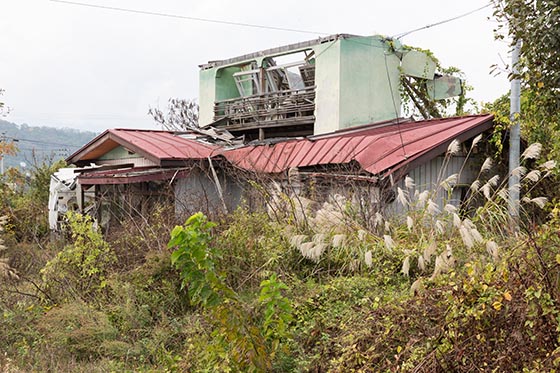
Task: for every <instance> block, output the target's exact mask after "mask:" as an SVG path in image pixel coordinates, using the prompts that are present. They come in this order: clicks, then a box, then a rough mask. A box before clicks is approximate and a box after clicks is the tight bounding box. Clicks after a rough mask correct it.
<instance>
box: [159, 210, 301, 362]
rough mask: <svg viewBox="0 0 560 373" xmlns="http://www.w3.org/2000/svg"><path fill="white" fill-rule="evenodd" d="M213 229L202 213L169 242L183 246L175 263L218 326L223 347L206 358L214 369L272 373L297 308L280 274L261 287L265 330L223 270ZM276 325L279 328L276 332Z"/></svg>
mask: <svg viewBox="0 0 560 373" xmlns="http://www.w3.org/2000/svg"><path fill="white" fill-rule="evenodd" d="M213 227H215V224H214V223H211V222H208V221H207V218H206V216H204V215H203V214H202V213H200V212H199V213H197V214H194V215H192V216H191V217H190V218H189V219H187V221H186V223H185V225H184V226H176V227H175V228H174V229H173V231H172V232H171V240H170V241H169V247H177V248H176V250H175V251H174V252H173V254H172V255H171V261H172V263H173V265H174V266H175V267H176V268H177V269H179V270H180V273H181V278H182V286H183V287H187V288H188V291H189V297H190V299H191V301H192V302H193V304H196V305H200V306H202V307H204V308H206V309H207V310H208V311H209V312H210V315H211V320H212V322H213V323H214V325H215V329H214V331H213V332H212V335H213V336H214V340H215V341H216V342H217V343H216V344H214V346H213V347H212V348H211V349H210V350H209V352H210V353H209V355H208V356H207V357H206V358H207V359H208V361H209V363H210V364H211V365H214V369H218V367H221V368H220V370H223V369H226V368H228V367H231V366H233V367H235V369H236V370H243V371H245V370H247V371H262V372H264V371H268V370H270V369H271V367H272V361H273V359H274V356H275V353H276V350H277V349H278V347H279V342H280V339H281V338H283V337H286V334H287V333H286V323H287V322H289V320H290V313H291V307H290V303H289V301H288V300H287V299H286V298H284V297H283V296H282V295H281V292H280V291H281V290H282V289H286V288H287V287H286V286H285V285H284V284H283V283H282V282H280V281H279V280H278V279H277V278H276V276H271V277H270V278H269V279H268V280H266V281H263V282H262V283H261V295H260V297H259V302H260V304H261V306H262V307H263V308H264V319H263V320H262V321H261V322H260V324H261V325H260V326H259V323H258V318H255V317H254V316H253V317H251V312H250V309H249V307H248V305H246V304H244V302H243V301H242V300H241V299H240V297H239V296H238V294H237V293H236V292H235V291H233V290H232V289H231V288H229V287H228V286H227V285H226V284H225V282H224V279H223V276H221V275H219V274H218V272H217V268H216V261H217V259H218V258H219V257H220V256H221V255H220V252H219V249H218V248H217V247H213V246H212V245H210V243H211V241H212V236H211V229H212V228H213ZM272 326H276V327H277V328H275V329H274V330H273V329H272Z"/></svg>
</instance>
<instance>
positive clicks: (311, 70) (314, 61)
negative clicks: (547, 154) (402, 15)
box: [199, 34, 461, 140]
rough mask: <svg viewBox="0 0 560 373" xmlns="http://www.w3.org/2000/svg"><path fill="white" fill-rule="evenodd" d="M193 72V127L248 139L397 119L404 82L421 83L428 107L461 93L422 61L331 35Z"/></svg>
mask: <svg viewBox="0 0 560 373" xmlns="http://www.w3.org/2000/svg"><path fill="white" fill-rule="evenodd" d="M200 67H201V70H200V95H199V103H200V117H199V124H200V126H201V127H205V126H208V125H212V126H214V127H217V128H224V129H227V130H228V131H230V132H231V133H233V134H234V135H245V137H246V138H247V139H257V138H258V139H261V140H262V139H264V138H267V137H293V136H307V135H318V134H324V133H330V132H334V131H337V130H340V129H344V128H348V127H353V126H358V125H364V124H369V123H374V122H380V121H388V120H389V121H390V120H393V119H396V118H399V117H400V116H401V92H402V91H403V90H402V86H401V79H402V78H403V77H405V76H408V77H413V78H415V79H421V80H422V81H425V82H426V88H427V92H428V94H429V95H430V96H431V97H432V98H434V99H442V98H447V97H451V96H454V95H458V94H460V92H461V83H460V80H459V79H457V78H453V77H440V76H436V74H435V71H436V62H435V61H434V60H433V59H432V58H431V57H430V56H428V55H427V54H426V53H423V52H420V51H417V50H412V49H410V48H405V47H403V46H402V45H401V44H400V42H399V41H398V40H394V39H388V38H386V37H383V36H379V35H376V36H367V37H362V36H354V35H347V34H339V35H332V36H328V37H325V38H319V39H316V40H311V41H307V42H302V43H297V44H292V45H287V46H284V47H278V48H273V49H268V50H264V51H260V52H256V53H252V54H247V55H243V56H240V57H236V58H231V59H228V60H223V61H211V62H209V63H207V64H205V65H201V66H200Z"/></svg>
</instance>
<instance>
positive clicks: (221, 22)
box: [50, 0, 330, 35]
mask: <svg viewBox="0 0 560 373" xmlns="http://www.w3.org/2000/svg"><path fill="white" fill-rule="evenodd" d="M50 1H51V2H54V3H62V4H70V5H78V6H83V7H89V8H98V9H106V10H114V11H118V12H127V13H135V14H144V15H150V16H158V17H168V18H178V19H187V20H190V21H198V22H209V23H219V24H223V25H230V26H240V27H251V28H260V29H267V30H275V31H288V32H298V33H302V34H313V35H330V34H329V33H326V32H318V31H310V30H300V29H292V28H285V27H275V26H266V25H257V24H252V23H244V22H233V21H225V20H220V19H210V18H202V17H191V16H184V15H180V14H172V13H160V12H151V11H147V10H138V9H129V8H117V7H113V6H106V5H97V4H90V3H79V2H75V1H66V0H50Z"/></svg>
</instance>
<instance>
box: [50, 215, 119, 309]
mask: <svg viewBox="0 0 560 373" xmlns="http://www.w3.org/2000/svg"><path fill="white" fill-rule="evenodd" d="M67 217H68V225H69V227H70V231H71V237H72V240H73V242H72V243H71V244H69V245H67V246H65V247H64V248H63V249H62V251H60V252H59V253H58V254H57V255H56V257H54V258H53V259H52V260H50V261H49V262H48V263H47V264H46V266H45V267H44V268H43V269H42V270H41V272H42V275H43V281H44V284H45V290H46V291H47V292H48V293H49V295H50V299H51V300H53V301H56V302H61V301H66V300H73V299H76V300H77V299H82V300H89V301H94V300H95V297H96V296H98V295H100V292H102V291H104V289H105V287H106V285H107V275H108V271H109V269H110V266H111V265H112V264H114V262H115V255H114V253H113V251H112V249H111V248H110V247H109V244H108V243H107V242H105V241H104V240H103V237H102V235H101V233H100V232H98V230H97V229H96V228H94V225H93V221H92V219H91V217H90V216H87V215H85V216H83V215H80V214H77V213H72V212H69V213H68V214H67Z"/></svg>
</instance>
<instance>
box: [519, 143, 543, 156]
mask: <svg viewBox="0 0 560 373" xmlns="http://www.w3.org/2000/svg"><path fill="white" fill-rule="evenodd" d="M541 150H542V145H541V144H540V143H538V142H535V143H532V144H531V145H529V146H528V147H527V149H525V151H524V152H523V154H521V159H537V158H538V157H539V156H540V155H541Z"/></svg>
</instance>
